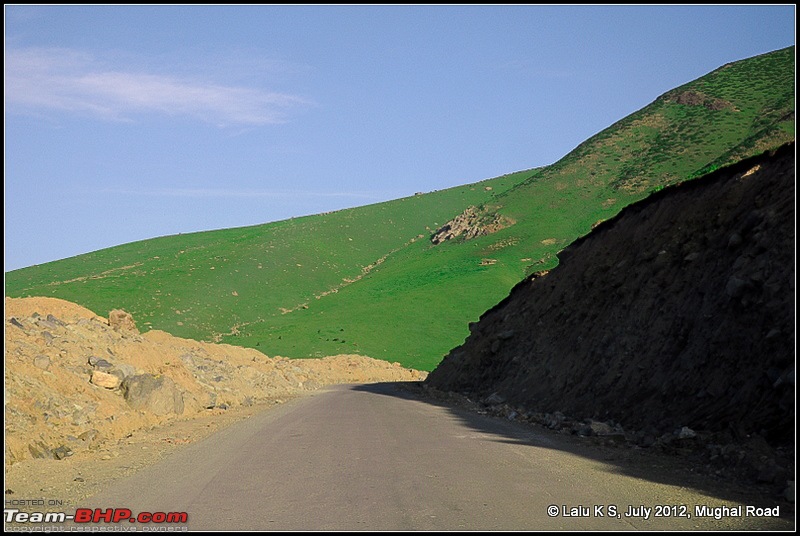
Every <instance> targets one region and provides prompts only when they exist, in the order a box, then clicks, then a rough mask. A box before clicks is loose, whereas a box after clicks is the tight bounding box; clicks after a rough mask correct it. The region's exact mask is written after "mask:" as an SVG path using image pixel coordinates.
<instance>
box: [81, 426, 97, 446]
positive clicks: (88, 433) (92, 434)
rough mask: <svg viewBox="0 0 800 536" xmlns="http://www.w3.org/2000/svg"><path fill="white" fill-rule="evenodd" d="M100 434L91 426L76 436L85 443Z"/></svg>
mask: <svg viewBox="0 0 800 536" xmlns="http://www.w3.org/2000/svg"><path fill="white" fill-rule="evenodd" d="M99 434H100V432H98V431H97V430H96V429H94V428H92V429H91V430H87V431H85V432H83V433H82V434H80V435H79V436H78V439H80V440H81V441H83V442H85V443H91V442H92V441H94V440H95V439H96V438H97V436H98V435H99Z"/></svg>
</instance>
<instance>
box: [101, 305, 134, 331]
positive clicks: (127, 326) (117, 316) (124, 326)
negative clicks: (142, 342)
mask: <svg viewBox="0 0 800 536" xmlns="http://www.w3.org/2000/svg"><path fill="white" fill-rule="evenodd" d="M108 325H109V326H111V327H112V328H113V329H114V330H115V331H119V332H128V333H134V334H136V335H138V334H139V330H138V328H137V327H136V323H135V322H134V321H133V317H132V316H131V315H130V313H126V312H125V311H123V310H122V309H114V310H113V311H111V312H110V313H108Z"/></svg>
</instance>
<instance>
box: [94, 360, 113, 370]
mask: <svg viewBox="0 0 800 536" xmlns="http://www.w3.org/2000/svg"><path fill="white" fill-rule="evenodd" d="M92 366H93V367H94V368H96V369H100V370H109V369H110V368H112V367H113V366H114V365H113V364H111V362H109V361H106V360H105V359H95V362H94V364H93V365H92Z"/></svg>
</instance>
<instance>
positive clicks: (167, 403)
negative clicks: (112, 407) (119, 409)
mask: <svg viewBox="0 0 800 536" xmlns="http://www.w3.org/2000/svg"><path fill="white" fill-rule="evenodd" d="M115 378H116V376H115ZM122 392H123V395H124V396H125V400H126V401H127V402H128V404H129V405H130V406H131V407H132V408H134V409H143V410H147V411H151V412H153V413H155V414H156V415H167V414H170V413H176V414H178V415H180V414H182V413H183V407H184V405H183V393H181V392H180V390H179V389H178V387H177V386H176V385H175V382H173V381H172V379H170V378H169V377H167V376H154V375H152V374H138V375H136V376H131V377H129V378H125V380H124V381H123V382H122Z"/></svg>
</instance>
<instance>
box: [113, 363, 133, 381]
mask: <svg viewBox="0 0 800 536" xmlns="http://www.w3.org/2000/svg"><path fill="white" fill-rule="evenodd" d="M108 372H109V374H113V375H114V376H116V377H117V378H119V379H120V380H124V379H125V378H129V377H131V376H135V375H136V367H134V366H133V365H129V364H128V363H120V364H117V365H114V368H113V369H112V370H110V371H108Z"/></svg>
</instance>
